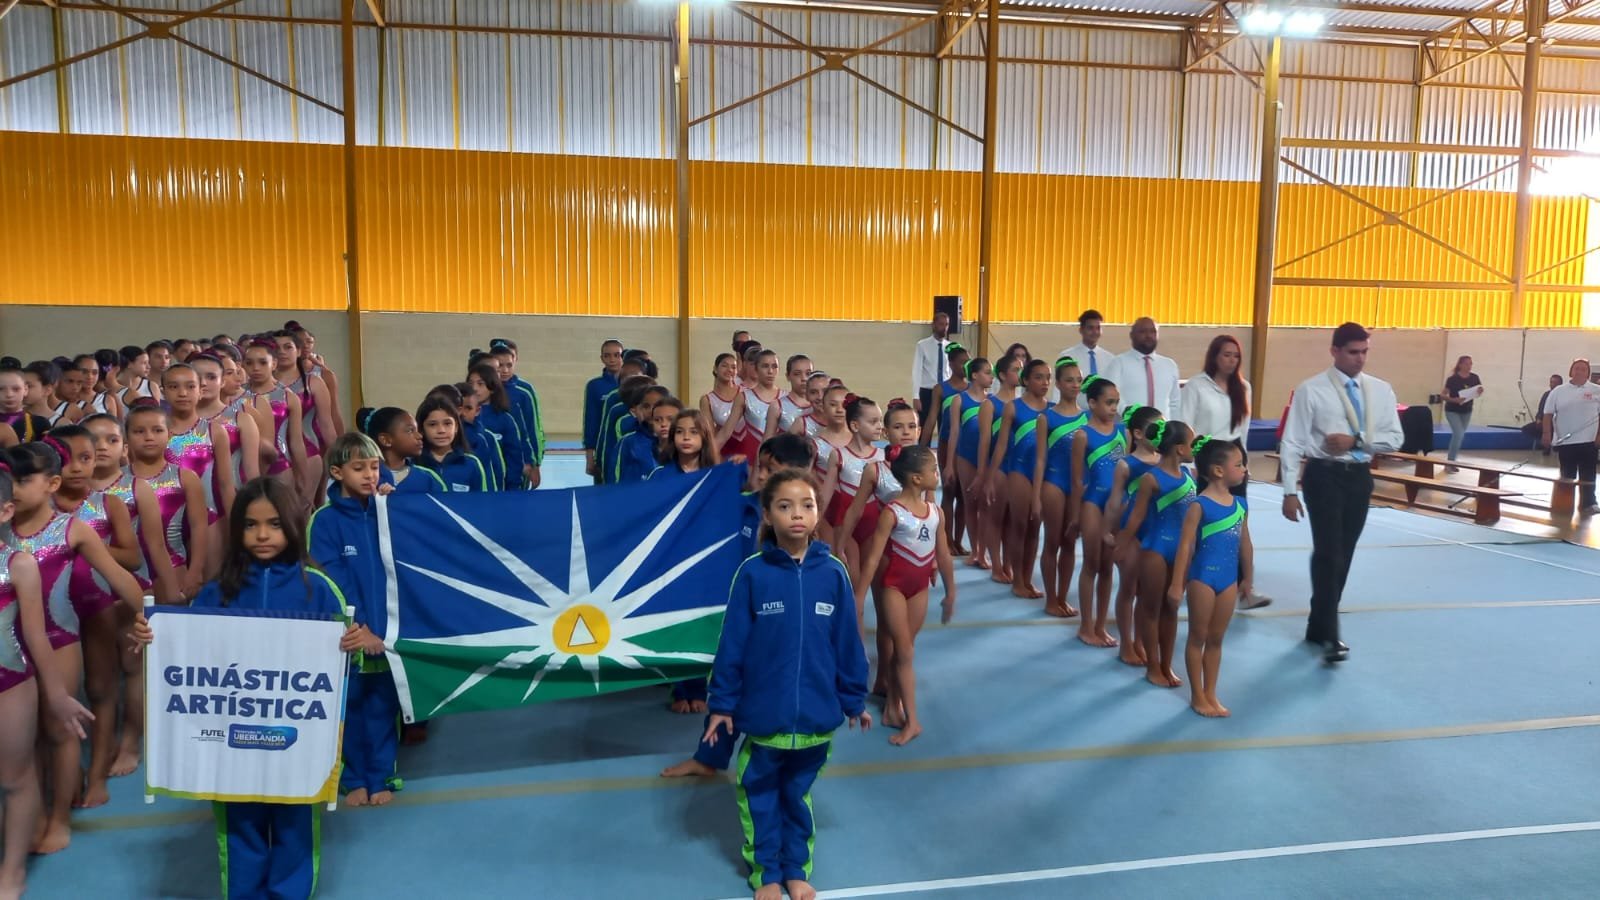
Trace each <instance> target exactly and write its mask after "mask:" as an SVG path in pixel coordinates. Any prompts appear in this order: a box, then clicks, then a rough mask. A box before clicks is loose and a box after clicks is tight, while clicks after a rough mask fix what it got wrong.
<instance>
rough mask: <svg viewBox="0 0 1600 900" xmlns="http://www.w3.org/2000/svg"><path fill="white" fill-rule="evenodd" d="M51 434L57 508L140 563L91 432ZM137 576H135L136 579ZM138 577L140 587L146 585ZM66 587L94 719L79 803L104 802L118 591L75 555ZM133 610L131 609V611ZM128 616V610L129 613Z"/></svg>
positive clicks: (112, 737)
mask: <svg viewBox="0 0 1600 900" xmlns="http://www.w3.org/2000/svg"><path fill="white" fill-rule="evenodd" d="M50 437H51V438H53V439H55V440H57V441H59V442H61V444H62V445H63V446H65V447H66V448H67V450H68V454H69V455H68V458H67V459H66V461H65V463H64V464H63V465H62V467H61V487H60V488H58V489H57V490H56V492H55V495H54V496H53V497H52V498H51V502H52V503H53V504H54V505H55V508H56V510H57V511H59V512H63V513H67V514H69V515H71V516H73V517H74V518H76V519H77V520H78V521H80V522H83V523H84V524H87V525H88V526H89V527H90V528H92V529H93V530H94V533H95V535H96V536H97V537H99V538H100V541H101V542H102V543H104V544H105V545H106V548H107V549H108V550H110V551H111V556H112V558H113V559H115V560H116V561H117V564H118V565H120V566H122V567H123V568H124V569H126V570H128V571H130V572H133V571H135V570H137V569H138V568H140V567H141V566H142V565H143V563H144V558H143V555H142V554H141V553H140V551H139V541H138V539H137V538H136V537H135V536H134V531H133V523H132V521H131V519H130V517H129V515H128V507H127V506H126V505H124V504H123V502H122V500H120V499H119V498H117V497H116V496H113V495H109V494H107V493H106V492H105V491H103V490H95V489H94V484H93V473H94V465H95V448H94V439H93V436H92V434H91V433H90V432H89V430H88V429H87V428H84V427H83V426H81V425H62V426H59V427H57V428H55V429H52V430H51V432H50ZM137 577H138V576H137V575H135V578H136V579H137ZM147 584H148V583H147V582H141V584H140V587H141V589H142V588H144V587H146V586H147ZM67 592H68V594H69V595H70V596H71V598H72V606H73V609H74V611H76V612H77V614H78V624H79V626H80V628H79V634H80V636H81V638H82V641H81V643H82V647H83V672H84V687H85V691H86V693H87V694H88V695H89V707H90V709H92V710H94V714H95V723H94V727H93V729H92V731H91V737H92V739H91V740H90V742H89V780H88V783H87V785H86V786H85V788H84V793H83V796H82V798H81V800H80V802H79V804H78V805H79V806H82V807H86V808H87V807H95V806H103V805H105V803H106V802H107V801H108V800H109V799H110V795H109V793H108V792H107V790H106V782H107V780H108V779H109V778H110V777H111V765H112V760H113V756H114V753H115V751H116V743H117V676H118V675H120V674H121V672H122V662H121V659H120V658H119V656H118V651H117V632H118V628H117V624H118V623H117V615H116V612H115V610H114V607H116V603H117V597H116V594H114V593H112V591H111V585H110V583H108V582H107V581H106V580H105V579H104V578H103V577H101V576H100V575H99V574H98V573H97V572H95V571H94V569H93V568H92V567H91V566H90V565H89V561H88V559H87V558H85V557H82V556H79V557H78V558H77V559H76V560H74V561H73V563H72V571H71V574H70V582H69V584H68V587H67ZM130 613H131V610H130ZM130 618H131V615H130Z"/></svg>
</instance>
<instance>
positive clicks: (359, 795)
mask: <svg viewBox="0 0 1600 900" xmlns="http://www.w3.org/2000/svg"><path fill="white" fill-rule="evenodd" d="M344 805H345V806H366V805H367V789H366V788H356V789H355V790H353V791H351V792H350V793H348V794H345V795H344Z"/></svg>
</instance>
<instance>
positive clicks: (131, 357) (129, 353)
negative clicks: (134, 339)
mask: <svg viewBox="0 0 1600 900" xmlns="http://www.w3.org/2000/svg"><path fill="white" fill-rule="evenodd" d="M117 353H118V354H120V358H121V360H122V368H124V369H126V368H127V367H129V366H131V365H133V364H134V363H135V362H138V360H139V357H141V356H145V355H147V354H146V352H145V349H144V348H143V347H135V346H134V345H132V344H129V345H127V346H126V347H123V348H122V349H121V350H118V351H117Z"/></svg>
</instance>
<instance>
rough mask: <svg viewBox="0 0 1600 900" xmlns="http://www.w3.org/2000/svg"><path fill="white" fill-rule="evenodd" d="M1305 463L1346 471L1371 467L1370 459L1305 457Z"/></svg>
mask: <svg viewBox="0 0 1600 900" xmlns="http://www.w3.org/2000/svg"><path fill="white" fill-rule="evenodd" d="M1306 465H1308V466H1326V467H1328V468H1330V469H1344V470H1346V471H1355V470H1357V469H1371V468H1372V463H1371V462H1370V461H1369V462H1357V461H1356V460H1353V459H1321V458H1315V457H1314V458H1310V459H1307V460H1306Z"/></svg>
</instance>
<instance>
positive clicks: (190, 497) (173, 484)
mask: <svg viewBox="0 0 1600 900" xmlns="http://www.w3.org/2000/svg"><path fill="white" fill-rule="evenodd" d="M127 439H128V470H129V471H130V472H132V473H133V476H134V478H136V479H138V480H139V481H142V482H144V483H145V484H147V485H149V487H150V490H151V492H152V493H153V494H155V501H156V509H157V515H159V516H160V523H161V533H160V543H159V544H158V545H156V546H146V547H145V548H144V549H145V555H146V556H147V557H148V558H150V559H156V558H159V557H163V556H164V557H166V559H167V561H168V562H169V563H170V564H171V566H172V576H173V581H174V583H175V586H176V588H177V594H176V596H172V597H167V598H163V599H164V601H165V602H171V603H180V604H187V603H188V602H189V601H190V600H192V599H194V597H195V595H196V594H198V593H199V592H200V586H201V585H202V584H204V583H205V577H204V572H205V565H206V550H207V549H208V548H207V547H206V542H205V541H203V540H199V539H198V538H200V537H201V536H203V535H204V534H205V529H206V524H207V522H206V500H205V491H204V489H203V488H202V487H201V485H200V476H198V475H196V474H194V473H193V472H191V471H189V470H188V469H183V468H180V467H179V466H178V465H177V464H176V463H171V462H168V461H167V458H166V453H167V444H168V442H169V441H170V440H171V436H170V433H169V432H168V430H167V414H166V412H165V411H164V410H162V409H160V408H158V407H154V406H138V407H135V408H134V409H132V410H130V411H129V412H128V424H127Z"/></svg>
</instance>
